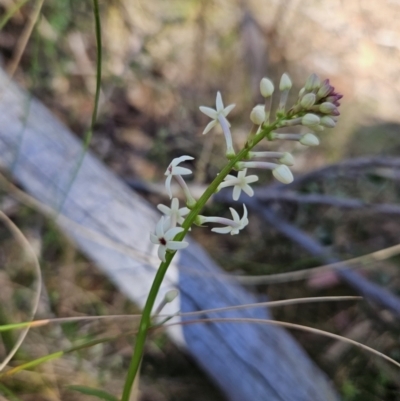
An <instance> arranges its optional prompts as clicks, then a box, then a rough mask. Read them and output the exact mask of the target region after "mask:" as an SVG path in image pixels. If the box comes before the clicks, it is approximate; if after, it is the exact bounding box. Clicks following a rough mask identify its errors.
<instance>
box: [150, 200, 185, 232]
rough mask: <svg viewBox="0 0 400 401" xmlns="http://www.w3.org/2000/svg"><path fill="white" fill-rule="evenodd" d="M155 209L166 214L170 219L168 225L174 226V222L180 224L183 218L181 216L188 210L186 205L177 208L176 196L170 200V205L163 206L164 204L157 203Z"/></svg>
mask: <svg viewBox="0 0 400 401" xmlns="http://www.w3.org/2000/svg"><path fill="white" fill-rule="evenodd" d="M157 209H158V210H159V211H160V212H161V213H164V214H165V215H166V216H168V217H169V218H170V220H171V223H170V226H171V227H175V226H176V224H177V223H178V224H182V223H183V221H184V220H185V219H184V218H183V217H184V216H186V215H187V214H188V213H189V212H190V209H188V208H187V207H182V208H180V209H179V200H178V198H173V199H172V202H171V207H168V206H165V205H162V204H160V205H158V206H157Z"/></svg>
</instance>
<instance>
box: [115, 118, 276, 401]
mask: <svg viewBox="0 0 400 401" xmlns="http://www.w3.org/2000/svg"><path fill="white" fill-rule="evenodd" d="M278 123H279V120H278V121H275V123H273V124H271V125H269V126H267V127H265V128H264V129H263V130H261V131H260V132H259V133H258V134H257V135H256V136H254V137H253V138H252V139H251V141H248V143H247V144H246V146H245V147H244V148H243V149H242V150H241V151H240V152H239V153H238V154H237V155H236V156H235V157H234V158H232V159H231V160H230V161H229V163H228V164H227V165H226V166H225V167H224V168H223V169H222V171H221V172H220V173H219V174H218V175H217V177H215V179H214V181H213V182H212V183H211V184H210V185H209V187H208V188H207V189H206V190H205V192H204V193H203V195H202V196H201V197H200V199H199V200H198V201H197V202H196V205H195V206H194V207H193V209H192V210H191V212H190V213H189V214H188V215H187V216H186V219H185V221H184V222H183V224H182V228H183V229H184V230H183V231H182V232H181V233H179V234H178V235H177V236H176V237H175V238H174V240H175V241H182V240H183V239H184V238H185V235H186V233H187V232H188V230H189V228H190V227H191V225H192V224H193V222H194V220H195V218H196V217H197V215H198V214H199V213H200V212H201V210H202V209H203V207H204V205H205V204H206V202H207V201H208V200H209V199H210V198H211V196H212V195H213V194H214V193H215V192H216V191H217V188H218V185H219V184H221V182H222V181H223V180H224V179H225V177H226V176H227V175H228V174H229V173H230V171H231V170H232V169H233V167H234V166H235V164H236V163H237V162H239V161H241V160H243V159H245V158H246V156H247V154H248V152H249V151H250V150H251V149H252V148H253V147H254V146H255V145H257V144H258V143H259V142H260V141H261V140H262V139H264V138H265V137H267V136H268V134H269V133H270V132H271V131H272V130H274V129H275V128H276V127H277V125H278ZM175 253H176V252H173V253H172V252H167V254H166V257H165V262H162V263H161V264H160V267H159V268H158V270H157V273H156V276H155V278H154V281H153V284H152V286H151V289H150V292H149V295H148V297H147V300H146V304H145V306H144V309H143V313H142V318H141V320H140V324H139V331H138V334H137V336H136V342H135V349H134V351H133V355H132V359H131V362H130V365H129V369H128V373H127V377H126V379H125V385H124V390H123V393H122V398H121V401H129V397H130V393H131V390H132V386H133V382H134V381H135V377H136V375H137V373H138V371H139V368H140V363H141V361H142V356H143V349H144V344H145V342H146V337H147V333H148V331H149V329H150V327H151V311H152V310H153V307H154V303H155V300H156V297H157V294H158V291H159V289H160V287H161V284H162V282H163V279H164V276H165V274H166V272H167V270H168V267H169V265H170V263H171V261H172V259H173V257H174V255H175Z"/></svg>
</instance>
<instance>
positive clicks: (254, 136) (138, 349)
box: [121, 74, 342, 401]
mask: <svg viewBox="0 0 400 401" xmlns="http://www.w3.org/2000/svg"><path fill="white" fill-rule="evenodd" d="M291 87H292V82H291V80H290V78H289V76H288V75H287V74H283V75H282V78H281V82H280V85H279V91H280V100H279V106H278V109H277V111H276V116H275V121H274V122H272V123H269V117H270V111H271V97H272V94H273V92H274V86H273V84H272V82H271V81H270V80H268V79H267V78H263V80H262V81H261V83H260V91H261V94H262V96H263V97H264V98H265V105H258V106H256V107H255V108H254V109H253V110H252V113H251V115H250V119H251V121H252V122H253V128H252V129H251V131H250V135H249V137H248V140H247V142H246V144H245V145H244V147H243V148H242V149H241V150H240V151H239V152H238V153H235V150H234V146H233V141H232V135H231V130H230V123H229V121H228V120H227V118H226V117H227V115H228V114H229V112H230V111H231V110H232V109H233V107H234V105H233V104H231V105H229V106H227V107H224V104H223V101H222V96H221V94H220V93H219V92H218V93H217V97H216V108H215V109H212V108H210V107H205V106H201V107H200V110H201V111H202V112H203V113H204V114H206V115H207V116H208V117H210V118H211V119H212V121H211V122H209V123H208V125H207V126H206V128H205V129H204V131H203V134H206V133H207V132H209V131H210V130H211V129H212V128H214V127H215V126H216V125H217V124H219V125H220V126H221V128H222V130H223V132H224V136H225V140H226V146H227V150H226V157H227V159H228V162H227V163H226V165H225V167H224V168H223V169H222V170H221V171H220V173H219V174H218V175H217V176H216V177H215V179H214V180H213V181H212V182H211V184H210V185H209V186H208V188H207V189H206V190H205V192H204V193H203V195H202V196H201V197H200V198H199V199H198V200H197V201H196V200H195V199H194V198H193V196H192V195H191V193H190V191H189V188H188V186H187V184H186V182H185V180H184V179H183V177H182V176H184V175H188V174H191V171H190V170H189V169H187V168H184V167H180V166H179V164H180V163H181V162H184V161H187V160H193V157H191V156H181V157H179V158H176V159H174V160H173V161H172V162H171V164H170V165H169V167H168V168H167V171H166V172H165V175H166V176H167V179H166V183H165V184H166V189H167V192H168V194H169V197H170V199H172V191H171V180H172V177H174V179H175V180H176V181H177V182H178V184H179V185H180V187H181V188H182V190H183V192H184V194H185V196H186V204H187V208H181V209H180V208H179V202H178V200H177V199H176V198H174V199H173V200H172V202H171V207H170V208H169V207H167V206H165V205H159V207H158V208H159V210H160V211H161V212H162V213H163V214H164V215H165V216H166V217H165V216H164V217H162V218H161V220H160V221H159V222H158V224H157V227H156V233H155V234H151V241H152V242H153V243H154V244H156V245H158V246H159V248H158V256H159V258H160V260H161V263H160V266H159V268H158V270H157V272H156V275H155V278H154V281H153V283H152V286H151V289H150V292H149V294H148V298H147V300H146V304H145V306H144V309H143V313H142V317H141V321H140V324H139V330H138V334H137V336H136V342H135V347H134V351H133V354H132V358H131V362H130V365H129V369H128V374H127V377H126V380H125V385H124V389H123V394H122V398H121V401H129V398H130V393H131V390H132V386H133V384H134V381H135V377H136V375H137V374H138V371H139V369H140V365H141V361H142V356H143V349H144V345H145V341H146V337H147V334H148V332H149V330H150V329H151V328H152V327H153V324H152V311H153V308H154V304H155V300H156V297H157V294H158V292H159V289H160V287H161V284H162V282H163V279H164V277H165V274H166V272H167V270H168V267H169V266H170V264H171V261H172V259H173V258H174V256H175V254H176V251H177V250H179V249H183V248H185V247H186V246H187V245H188V243H187V242H183V239H184V238H185V236H186V234H187V232H188V231H189V230H190V228H191V226H192V224H200V225H201V224H204V223H217V224H222V225H225V227H215V228H213V229H212V231H214V232H217V233H220V234H228V233H230V234H231V235H235V234H238V233H239V231H240V230H242V229H243V228H244V227H245V226H246V225H247V224H248V219H247V209H246V206H245V205H244V204H243V216H242V218H240V216H239V214H238V213H237V212H236V210H235V209H233V208H230V210H231V214H232V217H233V220H231V219H227V218H223V217H207V216H201V215H200V213H201V211H202V210H203V208H204V206H205V204H206V202H207V201H208V200H209V199H210V197H211V196H212V195H213V194H214V193H216V192H218V191H219V190H220V189H221V188H225V187H231V186H232V187H233V199H234V200H238V199H239V197H240V193H241V191H244V192H245V193H246V194H248V195H249V196H252V195H253V194H254V191H253V189H252V188H251V187H250V185H249V184H251V183H254V182H256V181H258V177H257V176H256V175H250V176H246V174H247V169H248V168H261V169H268V170H271V171H272V174H273V176H274V177H275V178H276V179H277V180H279V181H281V182H283V183H285V184H288V183H290V182H292V181H293V175H292V172H291V171H290V169H289V167H288V166H291V165H293V163H294V159H293V156H292V155H291V154H290V153H288V152H252V149H253V148H254V147H255V146H256V145H257V144H258V143H259V142H261V141H262V140H263V139H266V140H268V141H273V140H275V139H283V140H291V141H298V142H300V143H302V144H303V145H306V146H316V145H318V144H319V140H318V137H317V136H315V135H314V134H312V133H307V134H299V133H277V132H275V130H277V129H278V128H281V127H284V126H285V127H292V126H295V125H302V126H303V127H307V129H308V130H313V131H314V132H320V131H322V130H324V129H325V128H332V127H334V126H335V125H336V122H337V116H338V115H339V114H340V113H339V111H338V107H339V105H340V103H339V100H340V99H341V97H342V95H340V94H338V93H336V92H335V90H334V89H335V88H334V87H332V86H331V85H330V84H329V80H325V81H323V82H322V83H321V81H320V79H319V77H318V76H317V75H316V74H312V75H311V76H310V77H309V78H308V80H307V82H306V85H305V87H304V88H302V89H301V91H300V93H299V99H298V101H297V103H296V104H294V105H293V107H292V108H290V109H289V110H288V111H286V103H287V99H288V93H289V90H290V89H291ZM259 158H265V159H267V160H271V159H273V161H276V163H275V162H271V161H259V160H255V161H254V160H252V159H259ZM232 170H239V172H238V174H237V176H233V175H230V174H229V173H230V172H231V171H232ZM184 216H186V217H185V218H184ZM177 224H180V225H181V227H177Z"/></svg>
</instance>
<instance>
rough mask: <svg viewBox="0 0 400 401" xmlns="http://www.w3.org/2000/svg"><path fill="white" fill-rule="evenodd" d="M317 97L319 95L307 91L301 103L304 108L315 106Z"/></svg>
mask: <svg viewBox="0 0 400 401" xmlns="http://www.w3.org/2000/svg"><path fill="white" fill-rule="evenodd" d="M316 98H317V97H316V96H315V95H314V93H307V94H306V95H304V96H303V98H302V99H301V101H300V104H301V106H302V107H303V108H304V109H309V108H310V107H312V106H314V103H315V100H316Z"/></svg>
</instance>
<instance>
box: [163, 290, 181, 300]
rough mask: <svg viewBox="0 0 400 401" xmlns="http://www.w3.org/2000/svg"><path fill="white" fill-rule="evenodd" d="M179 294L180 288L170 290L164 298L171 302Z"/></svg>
mask: <svg viewBox="0 0 400 401" xmlns="http://www.w3.org/2000/svg"><path fill="white" fill-rule="evenodd" d="M178 295H179V291H178V290H175V289H173V290H169V291H168V292H167V293H166V294H165V295H164V300H165V303H170V302H172V301H173V300H174V299H175V298H176V297H177V296H178Z"/></svg>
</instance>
